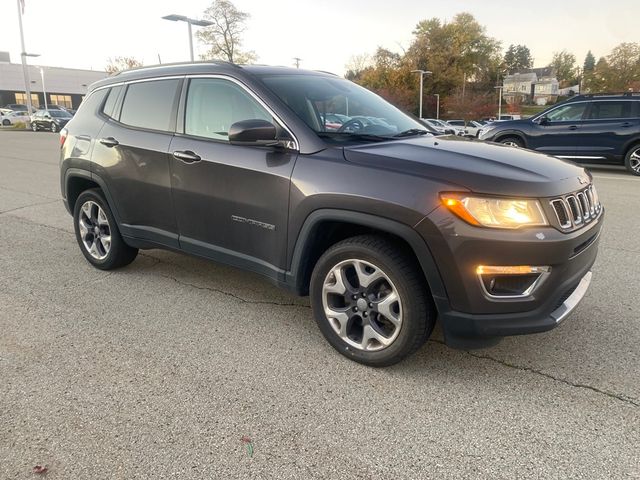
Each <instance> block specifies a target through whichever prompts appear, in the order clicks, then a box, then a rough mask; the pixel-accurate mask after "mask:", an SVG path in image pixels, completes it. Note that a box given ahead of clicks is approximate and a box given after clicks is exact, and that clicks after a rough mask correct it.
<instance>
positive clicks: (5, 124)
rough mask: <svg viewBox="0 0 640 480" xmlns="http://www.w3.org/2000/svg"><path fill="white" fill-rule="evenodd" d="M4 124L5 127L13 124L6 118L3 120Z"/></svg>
mask: <svg viewBox="0 0 640 480" xmlns="http://www.w3.org/2000/svg"><path fill="white" fill-rule="evenodd" d="M2 125H4V126H5V127H8V126H9V125H11V121H10V120H7V119H6V118H5V119H4V120H2Z"/></svg>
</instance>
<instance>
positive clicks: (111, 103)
mask: <svg viewBox="0 0 640 480" xmlns="http://www.w3.org/2000/svg"><path fill="white" fill-rule="evenodd" d="M121 91H122V85H118V86H117V87H113V88H111V89H110V90H109V96H108V97H107V101H106V102H105V103H104V107H102V113H104V114H105V115H106V116H107V117H111V118H114V116H113V109H114V108H115V106H116V101H117V100H118V95H120V92H121Z"/></svg>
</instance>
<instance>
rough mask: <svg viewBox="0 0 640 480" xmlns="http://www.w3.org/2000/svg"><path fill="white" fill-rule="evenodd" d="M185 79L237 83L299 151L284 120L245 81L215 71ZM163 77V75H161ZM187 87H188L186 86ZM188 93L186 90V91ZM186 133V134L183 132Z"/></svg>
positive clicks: (298, 144)
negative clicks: (272, 119) (208, 79)
mask: <svg viewBox="0 0 640 480" xmlns="http://www.w3.org/2000/svg"><path fill="white" fill-rule="evenodd" d="M184 77H185V78H186V79H192V78H211V79H218V80H227V81H230V82H232V83H235V84H236V85H238V86H239V87H240V88H242V89H243V90H244V91H245V92H247V93H248V94H249V95H250V96H251V97H252V98H253V99H254V100H255V101H256V102H258V103H259V104H260V106H261V107H262V108H264V109H265V110H266V111H267V112H268V113H269V115H271V116H272V117H273V118H274V120H275V121H276V122H278V124H279V125H280V126H281V127H282V128H283V129H284V130H285V131H286V132H287V133H288V134H289V135H291V138H292V139H293V143H294V150H297V151H300V142H299V141H298V137H296V136H295V135H294V133H293V131H292V130H291V129H290V128H289V127H288V126H287V124H286V123H285V122H284V120H282V119H281V118H280V117H279V116H278V115H277V114H276V113H275V112H274V111H273V109H272V108H271V107H269V105H268V104H267V103H266V102H265V101H263V100H262V98H260V97H259V96H258V94H256V93H255V92H254V91H253V90H251V89H250V88H249V87H248V86H247V85H246V84H245V83H243V82H241V81H240V80H238V79H237V78H234V77H231V76H229V75H225V74H217V73H208V74H207V73H194V74H188V75H185V76H184ZM163 78H164V77H163ZM187 88H188V87H187ZM187 93H188V91H187ZM185 113H186V105H185ZM185 135H186V134H185Z"/></svg>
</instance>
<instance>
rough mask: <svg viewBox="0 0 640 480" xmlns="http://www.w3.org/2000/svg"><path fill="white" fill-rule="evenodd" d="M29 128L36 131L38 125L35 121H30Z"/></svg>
mask: <svg viewBox="0 0 640 480" xmlns="http://www.w3.org/2000/svg"><path fill="white" fill-rule="evenodd" d="M31 130H33V131H34V132H37V131H38V125H37V124H36V122H31Z"/></svg>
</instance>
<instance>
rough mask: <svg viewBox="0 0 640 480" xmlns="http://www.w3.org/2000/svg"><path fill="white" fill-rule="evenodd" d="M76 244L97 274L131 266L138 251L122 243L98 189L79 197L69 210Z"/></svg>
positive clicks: (113, 220)
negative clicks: (96, 270) (71, 214)
mask: <svg viewBox="0 0 640 480" xmlns="http://www.w3.org/2000/svg"><path fill="white" fill-rule="evenodd" d="M73 220H74V222H73V223H74V227H75V233H76V240H77V241H78V245H79V246H80V250H81V251H82V254H83V255H84V257H85V258H86V259H87V261H88V262H89V263H90V264H91V265H93V266H94V267H96V268H99V269H101V270H112V269H114V268H119V267H124V266H125V265H128V264H129V263H131V262H133V260H134V259H135V258H136V255H138V249H137V248H132V247H130V246H129V245H127V244H126V243H124V240H123V239H122V236H121V235H120V230H119V229H118V225H117V223H116V221H115V218H114V217H113V214H112V213H111V209H110V208H109V205H108V204H107V201H106V200H105V199H104V196H103V195H102V192H101V191H100V190H99V189H91V190H86V191H84V192H82V193H81V194H80V196H79V197H78V199H77V200H76V203H75V206H74V209H73Z"/></svg>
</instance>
